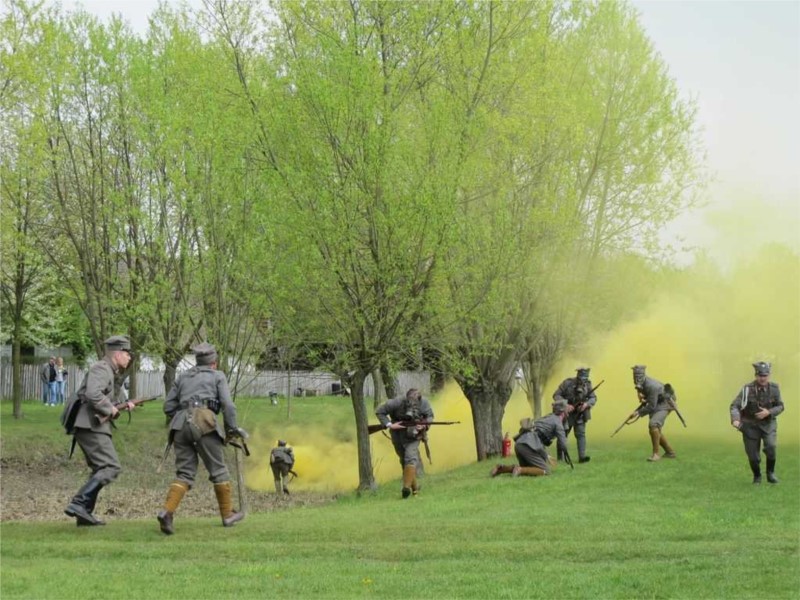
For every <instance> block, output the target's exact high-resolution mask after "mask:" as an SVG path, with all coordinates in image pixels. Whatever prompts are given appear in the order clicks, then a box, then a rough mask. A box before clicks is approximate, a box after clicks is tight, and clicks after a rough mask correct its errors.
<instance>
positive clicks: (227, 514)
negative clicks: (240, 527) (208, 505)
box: [214, 481, 244, 527]
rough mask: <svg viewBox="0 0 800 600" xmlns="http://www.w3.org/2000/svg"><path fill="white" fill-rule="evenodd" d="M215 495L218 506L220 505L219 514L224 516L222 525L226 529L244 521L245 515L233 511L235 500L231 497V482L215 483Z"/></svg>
mask: <svg viewBox="0 0 800 600" xmlns="http://www.w3.org/2000/svg"><path fill="white" fill-rule="evenodd" d="M214 493H215V494H216V495H217V504H219V514H220V515H221V516H222V524H223V525H224V526H225V527H232V526H233V525H235V524H236V523H238V522H239V521H241V520H242V519H244V514H242V513H240V512H234V511H233V499H232V497H231V482H230V481H223V482H222V483H215V484H214Z"/></svg>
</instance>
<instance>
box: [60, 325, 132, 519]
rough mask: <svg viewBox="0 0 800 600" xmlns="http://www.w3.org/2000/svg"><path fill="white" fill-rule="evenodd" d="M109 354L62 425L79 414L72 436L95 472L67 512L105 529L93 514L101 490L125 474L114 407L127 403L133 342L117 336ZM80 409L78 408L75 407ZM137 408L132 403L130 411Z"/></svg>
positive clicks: (69, 407) (75, 399) (90, 376)
mask: <svg viewBox="0 0 800 600" xmlns="http://www.w3.org/2000/svg"><path fill="white" fill-rule="evenodd" d="M104 345H105V354H104V356H103V358H102V359H101V360H98V361H97V362H96V363H94V364H93V365H92V366H91V367H89V370H88V371H87V373H86V375H85V376H84V378H83V381H82V382H81V385H80V387H79V388H78V391H77V392H76V393H75V395H74V396H73V397H72V398H71V399H70V400H69V402H67V403H66V404H65V406H64V412H63V414H62V416H61V422H62V424H65V425H66V423H67V420H68V418H69V416H70V414H73V411H74V410H76V411H77V412H76V413H74V414H75V421H74V424H73V429H72V434H73V436H74V440H75V442H76V443H77V444H78V446H80V448H81V451H83V455H84V457H85V458H86V464H87V465H88V466H89V468H90V469H91V471H92V474H91V476H90V477H89V480H88V481H87V482H86V483H85V484H84V485H83V486H82V487H81V488H80V489H79V490H78V493H77V494H75V496H74V497H73V498H72V500H71V501H70V503H69V504H68V505H67V507H66V508H65V509H64V512H65V513H66V514H67V515H69V516H70V517H75V519H76V521H77V525H79V526H83V525H89V526H91V525H105V523H104V522H103V521H101V520H100V519H98V518H97V517H95V516H94V514H92V513H93V512H94V509H95V505H96V503H97V497H98V495H99V494H100V490H101V489H103V488H104V487H105V486H107V485H108V484H109V483H111V482H112V481H114V480H115V479H116V478H117V476H118V475H119V474H120V472H121V471H122V465H120V462H119V458H118V457H117V451H116V449H115V448H114V442H113V440H112V439H111V432H112V429H111V421H112V420H113V419H114V418H116V416H117V414H119V409H118V408H117V407H116V406H114V405H115V404H117V403H120V402H124V401H125V400H126V397H125V392H124V391H123V389H122V382H123V381H124V379H125V374H124V372H125V369H127V368H128V365H129V364H130V362H131V341H130V340H129V339H128V338H127V337H125V336H122V335H115V336H113V337H110V338H108V339H107V340H106V341H105V342H104ZM76 403H78V404H79V406H78V407H77V408H76V407H75V404H76ZM133 408H134V405H133V404H132V403H128V406H127V409H128V410H130V409H133Z"/></svg>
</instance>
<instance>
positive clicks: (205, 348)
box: [192, 342, 217, 365]
mask: <svg viewBox="0 0 800 600" xmlns="http://www.w3.org/2000/svg"><path fill="white" fill-rule="evenodd" d="M192 352H194V355H195V360H196V361H197V364H198V365H210V364H211V363H215V362H217V349H216V348H214V346H212V345H211V344H209V343H208V342H203V343H202V344H198V345H197V346H195V347H194V348H192Z"/></svg>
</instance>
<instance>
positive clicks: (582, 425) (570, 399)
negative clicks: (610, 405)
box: [553, 377, 597, 458]
mask: <svg viewBox="0 0 800 600" xmlns="http://www.w3.org/2000/svg"><path fill="white" fill-rule="evenodd" d="M592 387H593V386H592V382H591V380H589V379H586V380H584V381H581V379H580V378H578V377H570V378H568V379H565V380H564V381H562V382H561V385H560V386H558V389H557V390H556V391H555V393H554V394H553V400H555V401H556V402H558V401H559V400H563V401H565V402H567V403H568V404H570V405H571V406H574V407H576V408H575V410H573V411H572V412H571V413H569V414H568V415H567V418H566V420H565V421H564V432H565V433H566V434H567V435H569V432H570V431H572V429H575V439H576V440H577V442H578V456H580V457H581V458H583V457H584V456H585V455H586V423H588V422H589V420H590V419H591V418H592V407H593V406H594V405H595V403H596V402H597V395H596V394H595V393H594V392H593V391H592ZM581 403H583V404H584V405H585V406H586V409H585V410H583V411H582V412H581V411H579V410H577V406H578V405H579V404H581Z"/></svg>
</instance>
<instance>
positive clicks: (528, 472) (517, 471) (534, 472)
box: [511, 467, 547, 477]
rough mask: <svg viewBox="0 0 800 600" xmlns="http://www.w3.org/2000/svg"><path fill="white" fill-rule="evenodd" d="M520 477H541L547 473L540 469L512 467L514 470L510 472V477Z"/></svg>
mask: <svg viewBox="0 0 800 600" xmlns="http://www.w3.org/2000/svg"><path fill="white" fill-rule="evenodd" d="M520 475H525V476H527V477H541V476H542V475H547V471H545V470H544V469H540V468H539V467H514V470H513V471H512V472H511V476H512V477H519V476H520Z"/></svg>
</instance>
